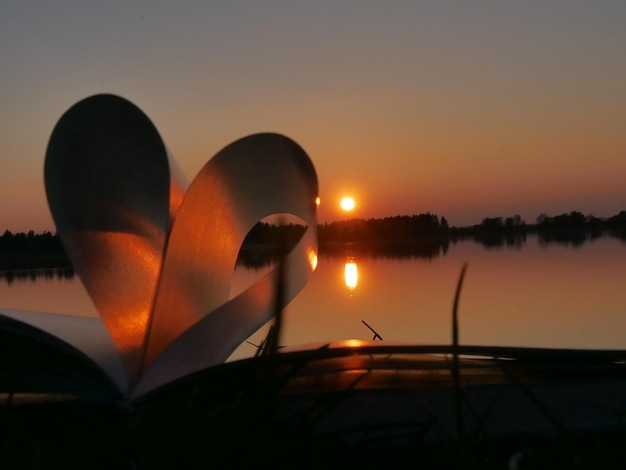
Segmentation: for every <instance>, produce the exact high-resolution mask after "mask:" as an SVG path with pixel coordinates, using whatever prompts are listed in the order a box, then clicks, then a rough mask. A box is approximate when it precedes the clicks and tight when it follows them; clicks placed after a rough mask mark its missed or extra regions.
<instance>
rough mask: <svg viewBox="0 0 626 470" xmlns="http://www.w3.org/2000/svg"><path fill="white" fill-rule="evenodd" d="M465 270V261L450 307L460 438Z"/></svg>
mask: <svg viewBox="0 0 626 470" xmlns="http://www.w3.org/2000/svg"><path fill="white" fill-rule="evenodd" d="M465 271H467V263H465V264H464V265H463V267H462V268H461V275H460V276H459V282H458V283H457V285H456V293H455V294H454V306H453V307H452V380H453V381H454V404H455V409H456V431H457V437H458V438H460V437H461V436H463V434H464V432H465V423H464V419H463V395H462V390H461V370H460V369H461V365H460V363H459V314H458V308H459V299H460V297H461V287H462V286H463V279H464V278H465Z"/></svg>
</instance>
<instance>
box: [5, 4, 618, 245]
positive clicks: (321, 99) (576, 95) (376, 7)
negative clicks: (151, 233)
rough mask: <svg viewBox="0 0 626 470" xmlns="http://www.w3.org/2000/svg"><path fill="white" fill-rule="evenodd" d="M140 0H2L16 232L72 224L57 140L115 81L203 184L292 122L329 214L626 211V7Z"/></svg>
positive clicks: (9, 213) (10, 224)
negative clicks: (50, 148) (57, 182)
mask: <svg viewBox="0 0 626 470" xmlns="http://www.w3.org/2000/svg"><path fill="white" fill-rule="evenodd" d="M126 3H129V4H128V5H127V4H126ZM130 3H131V2H122V1H107V2H104V1H101V2H82V1H53V2H43V1H40V2H36V1H23V2H22V1H20V2H13V1H8V0H0V63H1V64H2V69H1V70H2V75H1V76H2V79H1V80H0V103H1V104H2V107H1V109H0V162H1V164H2V166H1V169H0V233H1V232H3V231H4V230H6V229H8V230H11V231H14V232H15V231H27V230H30V229H33V230H35V231H42V230H52V231H54V226H53V223H52V220H51V217H50V215H49V210H48V206H47V202H46V199H45V192H44V187H43V161H44V156H45V151H46V146H47V143H48V138H49V137H50V134H51V132H52V129H53V127H54V125H55V123H56V121H57V120H58V119H59V118H60V116H61V115H62V114H63V113H64V112H65V111H66V110H67V109H68V108H69V107H70V106H72V105H73V104H74V103H76V102H77V101H79V100H81V99H83V98H85V97H87V96H90V95H92V94H97V93H113V94H117V95H120V96H123V97H124V98H126V99H129V100H130V101H132V102H133V103H135V104H136V105H137V106H139V107H140V108H141V109H142V110H143V111H144V112H145V113H146V114H147V115H148V116H149V117H150V118H151V119H152V121H153V123H154V124H155V126H156V127H157V129H158V130H159V132H160V133H161V135H162V137H163V139H164V141H165V143H166V145H167V146H168V148H169V149H170V151H171V152H172V153H173V155H174V156H175V158H176V159H177V161H178V162H179V163H180V165H181V167H182V168H183V170H184V171H185V173H186V174H187V176H188V177H189V178H190V179H192V178H193V176H194V175H195V174H196V173H197V172H198V170H199V169H200V168H201V167H202V166H203V165H204V164H205V163H206V161H207V160H208V159H210V158H211V157H212V156H213V155H214V154H215V153H216V152H217V151H219V150H220V149H221V148H223V147H224V146H226V145H228V144H229V143H231V142H232V141H234V140H236V139H238V138H240V137H243V136H245V135H248V134H252V133H256V132H265V131H271V132H278V133H281V134H284V135H287V136H289V137H291V138H292V139H294V140H296V141H297V142H298V143H299V144H300V145H301V146H302V147H303V148H304V149H305V150H306V151H307V153H308V154H309V156H310V157H311V159H312V160H313V162H314V164H315V166H316V169H317V172H318V178H319V181H320V196H321V205H320V208H319V220H320V222H325V221H328V222H330V221H334V220H340V219H342V218H346V217H361V218H371V217H385V216H391V215H400V214H407V215H411V214H419V213H423V212H432V213H435V214H437V215H439V216H445V217H446V218H447V219H448V222H449V224H450V225H456V226H465V225H473V224H476V223H480V221H481V220H482V218H484V217H495V216H510V215H513V214H520V215H521V216H522V218H524V219H525V220H526V221H527V222H529V223H531V222H534V220H535V218H536V216H537V215H539V214H540V213H546V214H548V215H557V214H560V213H563V212H570V211H572V210H579V211H581V212H583V213H585V214H593V215H595V216H597V217H607V216H611V215H613V214H615V213H617V212H619V211H620V210H624V209H626V183H625V181H626V132H625V130H626V129H625V125H626V2H623V1H621V0H615V1H610V0H606V1H597V2H590V1H579V0H562V1H559V0H553V1H548V2H539V1H527V2H505V1H481V0H478V1H473V2H451V1H432V2H417V1H400V0H396V1H390V2H380V1H370V0H361V1H358V2H357V1H354V2H339V1H337V2H330V1H315V2H307V3H306V4H303V5H302V4H300V3H301V2H287V1H283V2H278V1H271V0H270V1H264V2H253V1H247V2H243V1H229V2H201V1H181V2H176V3H174V2H169V1H160V0H159V1H136V2H132V4H130ZM345 195H350V196H352V197H354V198H355V200H356V204H357V206H356V209H355V210H354V211H353V212H352V213H350V214H349V215H347V214H345V213H342V212H341V210H340V208H339V201H340V199H341V197H343V196H345Z"/></svg>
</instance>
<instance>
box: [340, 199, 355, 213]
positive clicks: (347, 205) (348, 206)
mask: <svg viewBox="0 0 626 470" xmlns="http://www.w3.org/2000/svg"><path fill="white" fill-rule="evenodd" d="M340 204H341V208H342V209H343V210H344V211H346V212H348V211H351V210H352V209H354V199H352V198H351V197H344V198H343V199H342V200H341V203H340Z"/></svg>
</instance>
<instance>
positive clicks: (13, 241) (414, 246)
mask: <svg viewBox="0 0 626 470" xmlns="http://www.w3.org/2000/svg"><path fill="white" fill-rule="evenodd" d="M305 228H306V227H304V226H303V225H299V224H294V223H290V224H283V225H281V224H278V225H277V224H269V223H266V222H259V223H257V224H256V225H255V226H254V227H253V228H252V230H251V231H250V232H249V233H248V235H247V237H246V239H245V241H244V244H243V246H242V249H241V251H240V259H243V260H244V263H245V264H247V265H249V266H255V265H258V266H262V265H264V264H267V258H268V257H272V256H276V255H278V254H279V253H280V251H281V249H282V248H289V247H291V246H293V244H295V243H297V241H298V240H299V239H300V238H301V237H302V234H303V233H304V230H305ZM605 232H607V233H609V234H610V235H612V236H616V237H619V238H620V239H622V240H626V211H621V212H620V213H618V214H616V215H614V216H612V217H609V218H607V219H600V218H598V217H595V216H593V215H587V216H585V215H584V214H583V213H581V212H578V211H572V212H569V213H564V214H559V215H556V216H548V215H546V214H540V215H539V216H538V217H537V223H536V224H532V225H530V224H529V225H527V224H526V222H525V221H524V220H522V218H521V217H520V216H519V215H517V214H516V215H513V216H508V217H502V216H498V217H486V218H484V219H483V220H482V221H481V223H480V224H478V225H474V226H471V227H450V226H449V225H448V221H447V220H446V218H445V217H441V219H440V218H439V217H437V216H436V215H434V214H431V213H425V214H419V215H411V216H408V215H400V216H393V217H385V218H382V219H367V220H365V219H351V220H343V221H338V222H331V223H324V224H321V225H318V240H319V243H320V254H324V253H325V252H326V253H334V252H336V251H338V250H339V251H342V250H343V249H344V248H343V247H344V246H345V245H346V244H361V245H362V246H360V247H359V250H360V251H361V252H362V253H368V254H369V255H371V254H373V253H374V252H376V253H380V254H383V255H384V256H387V255H389V256H419V257H423V256H427V257H431V256H437V255H438V254H439V252H443V253H445V252H446V251H447V249H448V246H449V243H456V242H457V241H460V240H464V239H467V238H470V239H473V240H474V241H476V242H477V243H481V244H483V245H485V246H487V247H502V246H518V247H519V246H521V245H522V244H523V243H525V241H526V235H527V234H529V233H536V234H537V236H538V237H539V241H540V242H541V243H551V242H557V243H569V244H574V245H577V244H581V243H584V242H585V241H587V240H593V239H594V238H597V237H599V236H601V235H602V234H603V233H605ZM365 245H367V246H365ZM39 268H59V269H61V268H71V264H70V261H69V258H68V256H67V254H66V253H65V250H64V249H63V245H62V243H61V241H60V239H59V237H58V236H57V235H55V234H52V233H51V232H43V233H40V234H36V233H34V232H33V231H32V230H31V231H29V232H27V233H11V232H10V231H8V230H6V231H5V232H4V233H3V234H2V235H1V236H0V271H4V272H5V274H4V277H7V275H6V272H7V271H10V270H15V269H26V270H29V269H31V270H32V269H39ZM63 273H64V274H63V275H67V272H65V271H63ZM23 275H24V276H31V275H32V273H30V274H23ZM7 279H8V278H7Z"/></svg>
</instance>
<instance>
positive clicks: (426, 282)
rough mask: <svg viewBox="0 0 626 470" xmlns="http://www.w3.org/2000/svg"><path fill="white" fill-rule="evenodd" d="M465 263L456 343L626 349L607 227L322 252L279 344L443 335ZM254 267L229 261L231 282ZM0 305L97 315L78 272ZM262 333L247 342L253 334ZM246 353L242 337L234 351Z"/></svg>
mask: <svg viewBox="0 0 626 470" xmlns="http://www.w3.org/2000/svg"><path fill="white" fill-rule="evenodd" d="M465 262H467V263H468V270H467V274H466V277H465V282H464V284H463V288H462V293H461V301H460V308H459V315H460V340H461V343H464V344H484V345H506V346H546V347H572V348H620V349H626V243H624V242H623V241H620V240H619V239H616V238H611V237H607V236H605V237H602V238H599V239H596V240H594V241H591V242H587V243H585V244H583V245H581V246H577V247H574V246H572V245H562V244H548V245H541V244H540V243H539V242H538V240H537V239H536V238H535V237H529V238H528V239H527V242H526V243H525V244H524V245H523V246H522V247H521V248H512V247H511V248H490V249H488V248H485V247H484V246H483V245H480V244H477V243H474V242H471V241H468V242H461V243H457V244H452V245H450V247H449V250H448V251H447V253H446V254H445V255H444V254H443V253H442V254H440V255H439V256H438V257H436V258H434V259H430V260H428V259H423V258H401V259H400V258H395V259H393V258H382V257H359V256H358V255H356V256H353V257H351V258H349V259H348V258H345V257H324V256H321V257H320V259H319V264H318V268H317V271H316V272H315V273H314V274H313V277H312V278H311V280H310V281H309V284H308V285H307V286H306V287H305V289H304V290H303V291H302V292H301V293H300V294H299V296H298V297H297V298H296V299H295V300H294V301H293V302H292V303H291V304H290V305H289V306H288V307H287V310H286V314H285V323H286V324H285V331H284V335H283V337H282V343H283V344H286V345H297V344H303V343H314V342H318V341H329V340H335V339H346V338H361V339H371V338H372V336H373V335H372V333H371V332H370V331H369V330H368V329H367V328H366V327H365V326H364V325H363V323H362V320H365V321H366V322H367V323H368V324H370V325H371V326H372V327H373V328H375V329H376V330H377V331H378V333H379V334H380V335H381V336H382V337H383V338H384V339H385V340H390V341H402V342H406V341H409V342H416V343H438V344H447V343H449V342H450V339H451V311H452V304H453V297H454V292H455V289H456V284H457V281H458V277H459V274H460V271H461V268H462V266H463V263H465ZM346 264H348V265H349V266H348V268H346ZM355 272H356V276H355V275H354V273H355ZM260 274H261V271H255V270H245V269H240V270H238V272H237V276H236V279H237V286H236V287H235V288H234V290H235V291H236V290H238V289H241V288H243V287H244V286H245V285H246V284H247V283H249V282H251V281H252V280H253V279H254V278H255V277H256V276H259V275H260ZM0 306H2V307H7V308H18V309H24V310H40V311H51V312H63V313H71V314H76V315H89V316H92V315H96V312H95V309H94V308H93V306H92V305H91V302H90V300H89V298H88V296H87V295H86V293H85V292H84V291H83V289H82V285H81V284H80V281H79V280H78V279H77V278H73V279H70V280H68V279H61V278H57V277H53V278H51V279H46V278H43V277H39V278H37V279H36V280H30V279H24V280H16V281H14V282H12V283H11V284H10V285H9V284H8V283H7V282H6V280H5V279H2V280H0ZM265 333H266V330H265V329H262V330H260V331H259V332H257V333H256V334H255V335H253V336H252V337H251V338H250V341H251V342H252V343H257V344H258V343H260V342H261V341H262V339H263V337H264V335H265ZM254 352H255V348H254V346H252V345H250V344H247V343H244V344H243V345H242V346H241V347H240V348H239V350H238V351H237V352H236V353H235V355H234V357H235V358H239V357H245V356H248V355H252V354H254Z"/></svg>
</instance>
